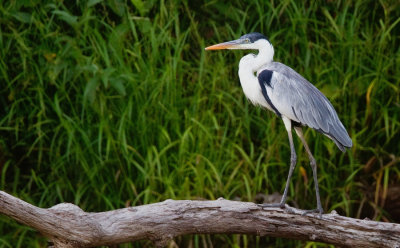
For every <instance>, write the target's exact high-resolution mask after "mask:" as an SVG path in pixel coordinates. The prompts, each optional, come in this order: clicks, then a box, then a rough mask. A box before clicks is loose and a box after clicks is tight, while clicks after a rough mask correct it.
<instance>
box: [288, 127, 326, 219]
mask: <svg viewBox="0 0 400 248" xmlns="http://www.w3.org/2000/svg"><path fill="white" fill-rule="evenodd" d="M294 130H295V131H296V133H297V135H298V136H299V138H300V140H301V142H302V143H303V145H304V148H305V149H306V152H307V154H308V158H309V159H310V165H311V169H312V172H313V177H314V185H315V194H316V196H317V209H313V210H307V211H305V212H304V214H307V213H313V212H316V213H319V214H320V215H321V214H322V213H323V212H324V210H323V209H322V205H321V199H320V197H319V187H318V177H317V163H316V162H315V159H314V157H313V155H312V153H311V151H310V148H309V147H308V145H307V142H306V140H305V139H304V136H303V131H302V129H301V127H294Z"/></svg>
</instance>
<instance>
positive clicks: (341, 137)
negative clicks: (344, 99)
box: [258, 62, 352, 150]
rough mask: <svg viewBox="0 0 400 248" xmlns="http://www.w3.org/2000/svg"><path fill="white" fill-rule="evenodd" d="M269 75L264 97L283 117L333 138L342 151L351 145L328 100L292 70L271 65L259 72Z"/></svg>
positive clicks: (274, 64)
mask: <svg viewBox="0 0 400 248" xmlns="http://www.w3.org/2000/svg"><path fill="white" fill-rule="evenodd" d="M265 70H268V71H272V72H273V73H272V77H271V80H270V82H269V84H264V85H263V86H264V87H265V90H266V94H267V95H268V97H269V100H270V101H271V103H272V104H273V106H274V107H275V108H276V109H277V111H279V113H281V114H282V115H284V116H286V117H288V118H290V119H292V120H293V121H296V122H299V123H301V124H303V125H306V126H309V127H311V128H314V129H316V130H318V131H320V132H321V133H324V134H326V135H327V136H328V137H330V138H332V139H333V140H334V141H335V143H336V144H337V145H338V147H339V148H340V149H341V150H344V148H343V147H351V146H352V141H351V139H350V137H349V135H348V133H347V131H346V129H345V128H344V126H343V124H342V123H341V121H340V120H339V117H338V115H337V113H336V111H335V109H334V108H333V106H332V104H331V103H330V102H329V100H328V99H327V98H326V97H325V96H324V95H323V94H322V93H321V92H320V91H319V90H318V89H317V88H316V87H315V86H314V85H312V84H311V83H310V82H308V81H307V80H306V79H305V78H303V77H302V76H301V75H300V74H298V73H297V72H296V71H294V70H293V69H292V68H290V67H288V66H286V65H284V64H282V63H279V62H272V63H269V64H268V65H266V66H265V67H263V68H262V69H260V70H259V71H258V75H260V74H261V73H262V72H263V71H265Z"/></svg>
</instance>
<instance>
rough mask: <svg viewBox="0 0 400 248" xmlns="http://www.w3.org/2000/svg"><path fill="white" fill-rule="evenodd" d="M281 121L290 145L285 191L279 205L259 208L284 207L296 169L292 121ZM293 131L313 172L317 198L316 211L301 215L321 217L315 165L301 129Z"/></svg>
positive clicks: (264, 205)
mask: <svg viewBox="0 0 400 248" xmlns="http://www.w3.org/2000/svg"><path fill="white" fill-rule="evenodd" d="M282 120H283V122H284V124H285V127H286V131H287V132H288V137H289V144H290V168H289V174H288V177H287V180H286V186H285V191H283V196H282V199H281V202H280V203H267V204H261V205H260V206H261V207H281V208H284V207H285V203H286V198H287V194H288V190H289V184H290V179H291V178H292V174H293V171H294V168H295V167H296V160H297V157H296V150H295V148H294V144H293V136H292V121H291V120H289V119H288V118H286V117H284V116H282ZM294 130H295V131H296V133H297V135H298V136H299V138H300V140H301V142H302V143H303V145H304V148H305V149H306V152H307V154H308V157H309V159H310V165H311V169H312V172H313V178H314V184H315V194H316V196H317V209H312V210H306V211H304V213H303V215H305V214H307V213H319V214H320V216H321V215H322V213H323V212H324V210H323V209H322V205H321V199H320V197H319V187H318V178H317V163H316V162H315V159H314V157H313V155H312V153H311V151H310V148H309V147H308V145H307V142H306V140H305V139H304V136H303V131H302V129H301V127H294Z"/></svg>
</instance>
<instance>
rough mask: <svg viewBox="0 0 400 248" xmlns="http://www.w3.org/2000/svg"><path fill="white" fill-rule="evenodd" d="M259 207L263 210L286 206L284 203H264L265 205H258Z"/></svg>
mask: <svg viewBox="0 0 400 248" xmlns="http://www.w3.org/2000/svg"><path fill="white" fill-rule="evenodd" d="M258 206H260V207H262V208H285V207H286V206H285V204H284V203H283V204H282V203H263V204H258Z"/></svg>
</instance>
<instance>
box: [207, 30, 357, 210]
mask: <svg viewBox="0 0 400 248" xmlns="http://www.w3.org/2000/svg"><path fill="white" fill-rule="evenodd" d="M219 49H254V50H258V51H259V53H258V54H257V55H255V54H247V55H246V56H244V57H242V58H241V59H240V62H239V79H240V84H241V85H242V89H243V92H244V94H245V95H246V97H247V98H248V99H249V100H250V101H251V102H252V103H253V104H254V105H258V106H261V107H263V108H266V109H269V110H271V111H273V112H274V113H275V114H276V115H277V116H278V117H280V118H281V119H282V121H283V123H284V125H285V128H286V131H287V133H288V138H289V145H290V167H289V174H288V177H287V180H286V185H285V190H284V191H283V195H282V199H281V201H280V203H271V204H262V205H261V206H262V207H281V208H284V207H285V203H286V198H287V195H288V191H289V183H290V179H291V177H292V174H293V171H294V168H295V167H296V161H297V156H296V150H295V146H294V142H293V136H292V129H294V130H295V132H296V134H297V135H298V136H299V138H300V140H301V142H302V143H303V146H304V148H305V150H306V152H307V154H308V157H309V159H310V166H311V169H312V171H313V179H314V183H315V194H316V198H317V208H316V209H313V210H307V211H305V212H304V214H307V213H312V212H317V213H319V214H320V215H322V213H323V209H322V204H321V199H320V196H319V186H318V178H317V164H316V161H315V158H314V157H313V155H312V153H311V150H310V148H309V147H308V145H307V142H306V140H305V138H304V135H303V131H302V128H301V126H308V127H311V128H313V129H315V130H318V131H319V132H321V133H323V134H325V135H326V136H328V137H329V138H331V139H332V140H333V141H334V142H335V143H336V145H337V146H338V148H339V149H340V150H341V151H345V148H350V147H351V146H352V145H353V144H352V141H351V139H350V137H349V135H348V134H347V131H346V129H345V128H344V126H343V124H342V123H341V122H340V120H339V117H338V115H337V113H336V111H335V109H334V108H333V106H332V104H331V103H330V102H329V100H328V99H327V98H326V97H325V96H324V95H323V94H322V93H321V92H320V91H319V90H318V89H317V88H316V87H315V86H314V85H312V84H311V83H310V82H308V81H307V80H306V79H305V78H303V77H302V76H301V75H300V74H298V73H297V72H296V71H294V70H293V69H292V68H290V67H288V66H286V65H284V64H282V63H278V62H273V58H274V48H273V46H272V44H271V42H269V40H268V38H267V37H265V36H264V35H262V34H260V33H250V34H246V35H243V36H242V37H240V38H239V39H237V40H233V41H228V42H223V43H220V44H216V45H213V46H209V47H207V48H206V50H219Z"/></svg>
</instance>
